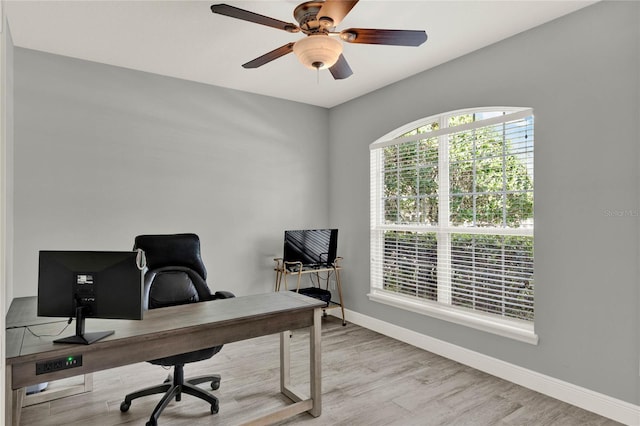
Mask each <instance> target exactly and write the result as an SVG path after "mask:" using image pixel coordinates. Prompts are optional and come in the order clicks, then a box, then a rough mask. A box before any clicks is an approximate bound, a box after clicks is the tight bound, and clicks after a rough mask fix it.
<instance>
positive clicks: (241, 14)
mask: <svg viewBox="0 0 640 426" xmlns="http://www.w3.org/2000/svg"><path fill="white" fill-rule="evenodd" d="M211 11H212V12H213V13H217V14H220V15H225V16H229V17H231V18H236V19H242V20H243V21H249V22H253V23H256V24H261V25H266V26H267V27H272V28H277V29H279V30H284V31H288V32H290V33H297V32H298V31H300V28H298V26H297V25H295V24H292V23H290V22H284V21H280V20H278V19H273V18H269V17H268V16H264V15H259V14H257V13H253V12H249V11H248V10H244V9H240V8H237V7H234V6H229V5H228V4H214V5H212V6H211Z"/></svg>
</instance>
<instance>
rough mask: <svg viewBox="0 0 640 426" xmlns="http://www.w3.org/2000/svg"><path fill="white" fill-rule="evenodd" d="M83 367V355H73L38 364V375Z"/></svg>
mask: <svg viewBox="0 0 640 426" xmlns="http://www.w3.org/2000/svg"><path fill="white" fill-rule="evenodd" d="M76 367H82V355H71V356H67V357H64V358H58V359H52V360H48V361H42V362H37V363H36V375H40V374H46V373H52V372H54V371H60V370H67V369H69V368H76Z"/></svg>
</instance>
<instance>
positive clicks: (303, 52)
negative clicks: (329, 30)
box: [293, 34, 342, 69]
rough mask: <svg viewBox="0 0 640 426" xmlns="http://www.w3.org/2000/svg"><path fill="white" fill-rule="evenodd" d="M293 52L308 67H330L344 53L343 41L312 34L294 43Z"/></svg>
mask: <svg viewBox="0 0 640 426" xmlns="http://www.w3.org/2000/svg"><path fill="white" fill-rule="evenodd" d="M293 53H295V54H296V56H297V57H298V60H299V61H300V62H301V63H302V65H304V66H305V67H307V68H310V69H325V68H330V67H332V66H333V65H334V64H335V63H336V62H337V61H338V58H339V57H340V55H341V54H342V43H340V42H339V41H338V40H336V39H335V38H333V37H329V36H327V35H320V34H317V35H310V36H307V37H305V38H303V39H300V40H298V41H297V42H296V43H295V44H294V45H293Z"/></svg>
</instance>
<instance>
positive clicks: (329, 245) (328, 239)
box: [282, 229, 338, 267]
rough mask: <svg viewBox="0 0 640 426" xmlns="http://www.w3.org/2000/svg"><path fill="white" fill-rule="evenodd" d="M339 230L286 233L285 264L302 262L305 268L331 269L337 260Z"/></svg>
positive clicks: (307, 230)
mask: <svg viewBox="0 0 640 426" xmlns="http://www.w3.org/2000/svg"><path fill="white" fill-rule="evenodd" d="M337 249H338V230H337V229H305V230H298V231H284V253H283V256H282V258H283V260H284V261H285V262H301V263H302V265H303V266H304V267H329V266H331V265H333V263H334V262H335V260H336V252H337Z"/></svg>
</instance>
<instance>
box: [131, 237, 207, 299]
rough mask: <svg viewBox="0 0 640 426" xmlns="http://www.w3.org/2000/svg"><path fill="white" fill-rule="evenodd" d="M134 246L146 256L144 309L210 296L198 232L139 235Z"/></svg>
mask: <svg viewBox="0 0 640 426" xmlns="http://www.w3.org/2000/svg"><path fill="white" fill-rule="evenodd" d="M133 248H134V250H137V249H141V250H143V251H144V254H145V257H146V265H147V271H146V273H145V279H144V304H145V306H144V308H145V309H154V308H161V307H165V306H173V305H182V304H185V303H196V302H199V301H202V300H209V299H210V298H211V291H210V289H209V287H208V286H207V283H206V281H205V280H206V277H207V270H206V268H205V266H204V263H203V262H202V257H201V255H200V238H199V237H198V236H197V235H196V234H167V235H138V236H137V237H136V238H135V244H134V247H133Z"/></svg>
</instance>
